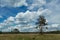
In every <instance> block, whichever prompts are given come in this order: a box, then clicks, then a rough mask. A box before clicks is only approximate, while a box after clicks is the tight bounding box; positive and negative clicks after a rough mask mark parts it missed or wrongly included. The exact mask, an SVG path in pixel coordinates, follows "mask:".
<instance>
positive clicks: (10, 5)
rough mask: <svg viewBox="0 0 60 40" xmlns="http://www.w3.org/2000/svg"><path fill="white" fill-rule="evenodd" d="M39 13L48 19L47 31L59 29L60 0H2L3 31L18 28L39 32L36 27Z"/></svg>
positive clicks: (0, 23)
mask: <svg viewBox="0 0 60 40" xmlns="http://www.w3.org/2000/svg"><path fill="white" fill-rule="evenodd" d="M39 15H43V16H45V18H46V19H47V23H48V25H47V27H49V29H48V30H47V31H53V30H59V28H60V27H59V25H60V0H0V30H2V31H11V30H13V29H14V28H17V29H19V30H20V31H22V32H27V31H28V32H31V31H32V32H37V31H39V28H38V29H36V28H35V27H36V26H37V25H36V24H35V23H36V22H37V19H38V17H39ZM54 25H55V26H54ZM50 26H52V27H50ZM56 27H57V29H56ZM44 30H45V31H46V29H44Z"/></svg>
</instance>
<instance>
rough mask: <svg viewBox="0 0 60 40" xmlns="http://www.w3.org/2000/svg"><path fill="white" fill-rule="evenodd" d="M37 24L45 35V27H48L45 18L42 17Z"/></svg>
mask: <svg viewBox="0 0 60 40" xmlns="http://www.w3.org/2000/svg"><path fill="white" fill-rule="evenodd" d="M37 24H38V26H39V28H40V32H41V34H43V26H45V25H47V23H46V19H45V17H44V16H42V15H40V16H39V19H38V23H37Z"/></svg>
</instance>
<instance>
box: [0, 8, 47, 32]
mask: <svg viewBox="0 0 60 40" xmlns="http://www.w3.org/2000/svg"><path fill="white" fill-rule="evenodd" d="M46 11H48V10H47V9H45V10H40V9H39V10H38V11H37V12H35V11H33V12H30V11H26V12H25V13H23V12H20V13H18V14H17V15H16V16H15V17H12V16H10V17H9V18H7V20H5V21H4V22H3V23H1V24H0V26H1V27H2V30H5V29H7V30H8V31H9V30H11V29H13V28H18V29H19V30H21V31H23V30H28V29H29V30H28V31H30V30H32V29H34V30H35V31H38V30H37V29H35V28H34V27H36V25H35V23H36V22H37V19H38V18H39V15H42V14H46V13H47V12H46ZM22 27H23V28H22ZM34 30H33V31H34Z"/></svg>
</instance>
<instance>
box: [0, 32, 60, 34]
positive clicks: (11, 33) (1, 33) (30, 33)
mask: <svg viewBox="0 0 60 40" xmlns="http://www.w3.org/2000/svg"><path fill="white" fill-rule="evenodd" d="M0 34H40V32H0ZM43 34H60V31H51V32H43Z"/></svg>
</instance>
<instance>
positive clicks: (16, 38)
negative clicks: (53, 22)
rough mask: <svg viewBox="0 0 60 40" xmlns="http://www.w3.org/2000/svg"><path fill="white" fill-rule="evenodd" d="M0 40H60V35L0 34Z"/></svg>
mask: <svg viewBox="0 0 60 40" xmlns="http://www.w3.org/2000/svg"><path fill="white" fill-rule="evenodd" d="M0 40H60V34H44V35H40V34H0Z"/></svg>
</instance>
